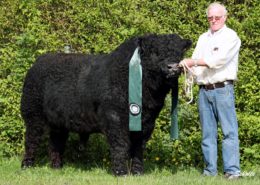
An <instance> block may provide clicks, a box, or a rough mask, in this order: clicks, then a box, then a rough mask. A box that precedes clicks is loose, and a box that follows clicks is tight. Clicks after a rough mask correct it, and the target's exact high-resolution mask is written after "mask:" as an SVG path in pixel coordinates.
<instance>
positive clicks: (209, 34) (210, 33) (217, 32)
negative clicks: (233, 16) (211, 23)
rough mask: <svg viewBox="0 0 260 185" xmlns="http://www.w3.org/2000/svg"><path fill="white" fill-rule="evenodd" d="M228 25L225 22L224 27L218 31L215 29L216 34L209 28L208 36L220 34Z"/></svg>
mask: <svg viewBox="0 0 260 185" xmlns="http://www.w3.org/2000/svg"><path fill="white" fill-rule="evenodd" d="M226 28H227V26H226V25H225V24H224V26H223V27H222V28H220V29H219V30H218V31H215V32H214V34H212V32H211V30H210V29H209V30H208V36H213V35H218V34H220V33H221V32H222V31H223V30H224V29H226Z"/></svg>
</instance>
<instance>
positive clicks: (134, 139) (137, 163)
mask: <svg viewBox="0 0 260 185" xmlns="http://www.w3.org/2000/svg"><path fill="white" fill-rule="evenodd" d="M130 136H131V148H130V155H131V156H130V157H131V160H132V161H131V173H132V174H133V175H141V174H143V172H144V167H143V135H142V132H131V135H130Z"/></svg>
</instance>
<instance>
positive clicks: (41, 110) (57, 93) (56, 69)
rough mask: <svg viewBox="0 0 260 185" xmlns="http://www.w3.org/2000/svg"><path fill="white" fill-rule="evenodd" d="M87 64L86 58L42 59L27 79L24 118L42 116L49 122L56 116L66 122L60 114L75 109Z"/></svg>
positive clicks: (58, 57) (52, 57)
mask: <svg viewBox="0 0 260 185" xmlns="http://www.w3.org/2000/svg"><path fill="white" fill-rule="evenodd" d="M88 65H89V62H88V61H87V56H85V55H79V54H77V55H76V54H45V55H42V56H40V57H39V58H38V59H37V60H36V62H35V63H34V64H33V66H32V67H31V68H30V69H29V70H28V73H27V75H26V77H25V81H24V86H23V93H22V99H21V113H22V116H23V117H24V118H27V117H29V116H30V117H32V116H42V117H45V118H46V119H47V120H55V118H57V117H61V119H65V118H64V116H61V115H65V114H68V113H69V112H68V111H72V110H73V109H74V107H73V106H74V105H73V104H75V103H76V101H77V99H75V97H77V89H76V87H77V83H78V79H79V75H80V72H81V71H82V69H83V68H87V67H88ZM72 100H73V101H74V102H72ZM69 107H70V108H69ZM71 113H72V112H71Z"/></svg>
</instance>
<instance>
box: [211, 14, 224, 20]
mask: <svg viewBox="0 0 260 185" xmlns="http://www.w3.org/2000/svg"><path fill="white" fill-rule="evenodd" d="M222 17H224V15H221V16H210V17H208V21H213V19H215V20H216V21H218V20H220V19H221V18H222Z"/></svg>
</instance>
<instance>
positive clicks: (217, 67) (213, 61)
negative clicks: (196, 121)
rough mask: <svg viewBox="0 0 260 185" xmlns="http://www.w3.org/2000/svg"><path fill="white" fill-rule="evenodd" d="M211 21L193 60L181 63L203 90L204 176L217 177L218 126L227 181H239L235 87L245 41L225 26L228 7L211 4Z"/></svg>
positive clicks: (201, 92)
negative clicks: (240, 51)
mask: <svg viewBox="0 0 260 185" xmlns="http://www.w3.org/2000/svg"><path fill="white" fill-rule="evenodd" d="M207 18H208V22H209V30H208V31H207V32H205V33H203V34H202V35H201V36H200V37H199V40H198V42H197V45H196V47H195V50H194V52H193V55H192V58H191V59H190V58H189V59H184V60H183V61H182V62H181V63H185V64H186V65H187V66H188V67H191V68H192V70H193V72H194V74H195V76H196V82H197V84H198V85H199V87H200V90H199V102H198V105H199V114H200V122H201V127H202V152H203V156H204V160H205V164H206V167H205V169H204V171H203V175H206V176H215V175H217V135H218V134H217V125H218V123H220V126H221V129H222V133H223V140H222V156H223V164H224V165H223V166H224V173H225V177H226V178H227V179H237V178H238V177H239V174H240V161H239V140H238V124H237V118H236V111H235V103H234V99H235V97H234V87H233V85H234V81H236V80H237V70H238V55H239V48H240V45H241V41H240V39H239V37H238V36H237V34H236V32H235V31H233V30H232V29H230V28H228V27H227V26H226V25H225V22H226V19H227V10H226V8H225V6H223V5H222V4H220V3H212V4H210V5H209V7H208V8H207Z"/></svg>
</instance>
